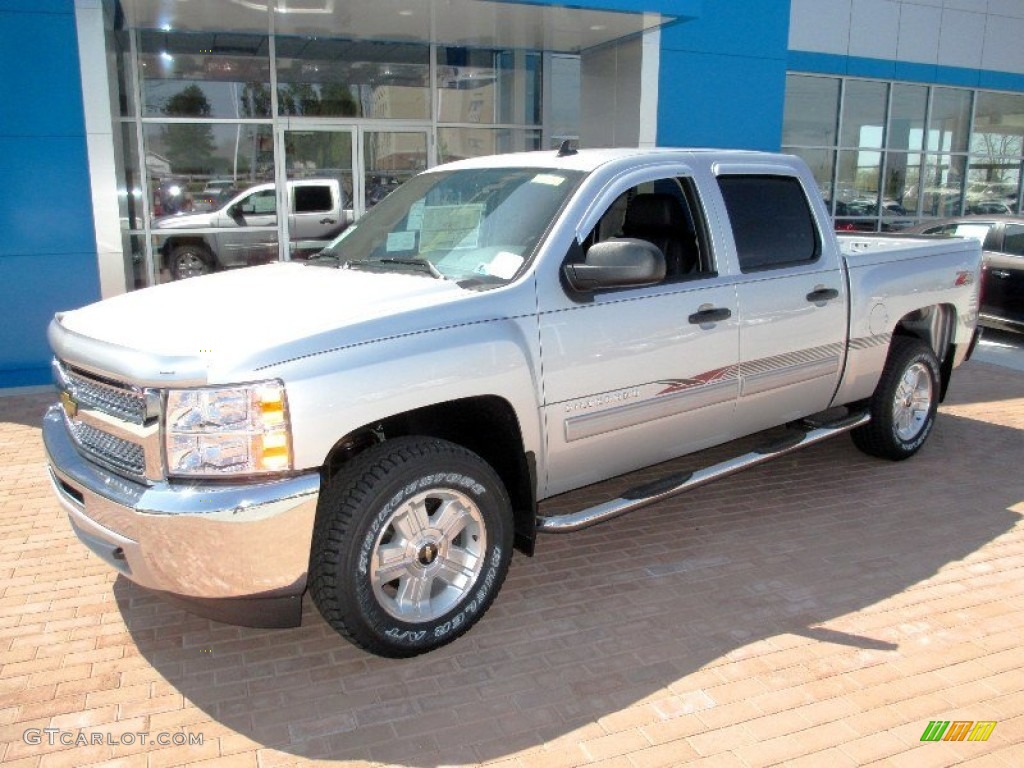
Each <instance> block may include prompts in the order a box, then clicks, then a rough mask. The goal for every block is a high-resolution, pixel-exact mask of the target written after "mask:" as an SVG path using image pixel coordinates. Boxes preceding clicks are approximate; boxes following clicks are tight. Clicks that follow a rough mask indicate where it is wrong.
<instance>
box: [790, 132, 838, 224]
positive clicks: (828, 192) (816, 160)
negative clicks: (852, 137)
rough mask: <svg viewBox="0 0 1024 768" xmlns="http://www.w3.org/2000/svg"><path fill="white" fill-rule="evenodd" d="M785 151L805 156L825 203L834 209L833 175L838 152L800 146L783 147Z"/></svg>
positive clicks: (804, 158) (801, 156) (830, 208)
mask: <svg viewBox="0 0 1024 768" xmlns="http://www.w3.org/2000/svg"><path fill="white" fill-rule="evenodd" d="M782 151H783V152H787V153H789V154H791V155H796V156H797V157H800V158H803V161H804V162H805V163H807V165H808V167H810V169H811V173H813V174H814V180H815V181H816V182H818V189H819V190H820V191H821V196H822V197H823V198H825V205H827V206H828V208H829V211H831V210H832V175H833V172H834V170H835V162H836V159H835V158H836V153H835V150H831V149H802V148H800V147H783V148H782Z"/></svg>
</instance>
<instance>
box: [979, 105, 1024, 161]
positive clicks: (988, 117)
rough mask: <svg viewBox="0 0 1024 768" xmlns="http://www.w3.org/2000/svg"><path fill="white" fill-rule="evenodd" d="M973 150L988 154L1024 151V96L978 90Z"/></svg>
mask: <svg viewBox="0 0 1024 768" xmlns="http://www.w3.org/2000/svg"><path fill="white" fill-rule="evenodd" d="M971 154H976V155H983V156H985V157H988V158H996V157H1013V156H1015V157H1020V156H1021V154H1024V96H1016V95H1013V94H1009V93H979V94H978V98H977V102H976V104H975V107H974V133H972V134H971Z"/></svg>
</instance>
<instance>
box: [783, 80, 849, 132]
mask: <svg viewBox="0 0 1024 768" xmlns="http://www.w3.org/2000/svg"><path fill="white" fill-rule="evenodd" d="M838 116H839V78H835V77H810V76H807V75H787V76H786V106H785V117H784V121H783V129H782V143H783V144H787V145H800V146H807V147H828V146H834V145H835V143H836V120H837V118H838Z"/></svg>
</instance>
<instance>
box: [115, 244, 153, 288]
mask: <svg viewBox="0 0 1024 768" xmlns="http://www.w3.org/2000/svg"><path fill="white" fill-rule="evenodd" d="M121 252H122V253H123V254H124V275H125V288H126V289H128V290H129V291H134V290H136V289H138V288H145V287H147V286H148V285H149V270H147V269H146V243H145V238H143V237H141V236H139V235H124V236H123V237H122V244H121Z"/></svg>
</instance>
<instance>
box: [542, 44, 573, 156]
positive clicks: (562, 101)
mask: <svg viewBox="0 0 1024 768" xmlns="http://www.w3.org/2000/svg"><path fill="white" fill-rule="evenodd" d="M550 67H551V78H550V82H551V94H550V97H549V99H548V102H547V104H548V107H549V114H548V130H549V131H550V132H551V143H552V146H555V147H557V146H558V145H559V144H561V143H562V141H564V140H565V139H570V140H572V139H579V135H580V78H581V74H580V57H579V56H552V57H551V59H550Z"/></svg>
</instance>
